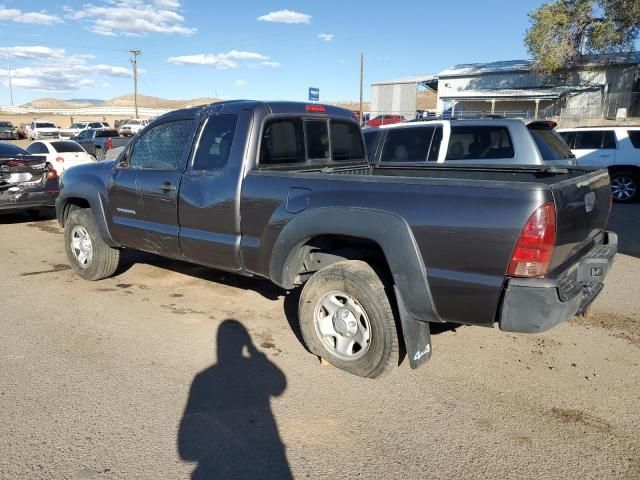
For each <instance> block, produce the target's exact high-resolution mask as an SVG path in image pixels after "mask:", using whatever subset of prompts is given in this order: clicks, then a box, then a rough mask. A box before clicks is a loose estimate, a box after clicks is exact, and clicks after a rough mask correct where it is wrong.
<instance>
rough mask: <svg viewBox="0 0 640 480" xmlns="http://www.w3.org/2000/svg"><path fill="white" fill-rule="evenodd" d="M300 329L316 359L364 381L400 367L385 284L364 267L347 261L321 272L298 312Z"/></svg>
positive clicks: (304, 292) (308, 286) (302, 298)
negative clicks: (320, 358) (365, 378)
mask: <svg viewBox="0 0 640 480" xmlns="http://www.w3.org/2000/svg"><path fill="white" fill-rule="evenodd" d="M298 314H299V318H300V329H301V330H302V336H303V337H304V341H305V343H306V345H307V347H308V348H309V350H310V351H311V352H312V353H315V354H316V355H318V356H320V357H322V358H324V359H326V360H327V361H328V362H329V363H331V364H332V365H334V366H336V367H338V368H340V369H342V370H345V371H346V372H349V373H351V374H353V375H358V376H360V377H369V378H374V377H378V376H380V375H382V374H384V373H387V372H388V371H390V370H391V369H392V368H393V367H394V366H396V365H397V364H398V360H399V353H398V331H397V328H396V322H395V319H394V315H393V310H392V308H391V305H390V303H389V298H388V296H387V292H386V290H385V287H384V284H383V283H382V280H380V277H379V276H378V275H377V274H376V272H375V271H374V270H373V269H372V268H371V266H369V265H368V264H367V263H365V262H361V261H356V260H348V261H343V262H338V263H334V264H333V265H329V266H328V267H325V268H323V269H321V270H319V271H317V272H316V273H315V274H314V275H313V276H312V277H311V278H310V279H309V281H308V282H307V283H306V285H305V286H304V288H303V290H302V294H301V295H300V303H299V306H298Z"/></svg>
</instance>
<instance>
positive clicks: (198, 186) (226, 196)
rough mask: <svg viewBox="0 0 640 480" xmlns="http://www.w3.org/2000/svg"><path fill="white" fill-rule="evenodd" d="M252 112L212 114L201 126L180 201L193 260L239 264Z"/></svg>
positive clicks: (232, 267) (186, 247)
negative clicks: (242, 195)
mask: <svg viewBox="0 0 640 480" xmlns="http://www.w3.org/2000/svg"><path fill="white" fill-rule="evenodd" d="M251 118H252V116H251V113H250V112H248V111H241V112H238V113H219V114H213V115H210V116H209V117H208V118H207V119H205V121H204V123H203V125H202V126H201V129H200V133H199V135H198V140H197V143H196V144H197V149H196V151H195V152H194V154H193V156H192V159H191V162H190V165H188V167H187V170H186V171H185V174H184V176H183V178H182V186H181V187H180V200H179V207H178V208H179V217H180V247H181V250H182V252H183V254H184V257H185V258H186V259H187V260H189V261H192V262H194V263H199V264H201V265H209V266H211V267H216V268H220V269H224V270H229V271H238V270H240V269H241V260H240V236H241V230H240V190H241V185H242V165H243V157H244V154H245V151H244V150H245V148H244V147H245V142H244V141H243V139H242V138H243V135H236V131H238V132H247V131H248V130H249V128H250V123H251Z"/></svg>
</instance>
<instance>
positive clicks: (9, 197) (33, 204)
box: [0, 180, 59, 213]
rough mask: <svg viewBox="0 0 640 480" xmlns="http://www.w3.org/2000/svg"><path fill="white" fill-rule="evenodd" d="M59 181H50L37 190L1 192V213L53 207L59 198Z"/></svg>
mask: <svg viewBox="0 0 640 480" xmlns="http://www.w3.org/2000/svg"><path fill="white" fill-rule="evenodd" d="M58 188H59V187H58V180H50V181H48V182H47V183H46V186H45V187H44V188H42V187H40V188H38V189H37V190H26V189H25V190H21V189H17V190H0V212H2V213H7V212H10V211H14V210H23V209H29V208H42V207H53V206H54V205H55V201H56V198H57V197H58V193H59V191H58Z"/></svg>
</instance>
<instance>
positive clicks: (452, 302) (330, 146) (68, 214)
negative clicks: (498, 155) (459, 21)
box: [56, 101, 617, 377]
mask: <svg viewBox="0 0 640 480" xmlns="http://www.w3.org/2000/svg"><path fill="white" fill-rule="evenodd" d="M610 193H611V192H610V184H609V176H608V174H607V171H606V170H594V169H588V168H579V167H574V166H567V167H566V168H559V167H557V166H549V165H502V166H499V167H496V166H492V167H487V166H483V165H469V164H461V165H458V164H446V163H445V164H436V165H427V164H426V162H425V165H393V164H377V165H370V164H369V163H368V161H367V155H366V151H365V146H364V141H363V136H362V132H361V130H360V128H359V125H358V122H357V120H356V119H355V118H354V116H353V114H352V113H351V112H350V111H348V110H344V109H341V108H338V107H333V106H329V105H322V104H304V103H294V102H259V101H227V102H220V103H215V104H211V105H208V106H202V107H196V108H188V109H183V110H177V111H173V112H170V113H168V114H166V115H163V116H162V117H159V118H157V119H156V120H154V121H153V122H152V123H150V124H149V125H148V126H147V127H145V129H144V130H142V131H141V132H139V133H138V135H136V136H135V137H134V139H133V140H132V141H131V143H130V144H129V145H127V146H126V147H125V148H124V149H123V151H122V153H121V154H120V155H119V157H118V158H117V159H116V160H113V161H104V162H96V163H92V164H87V165H80V166H77V167H74V168H72V169H70V170H69V171H68V172H67V173H66V174H65V175H64V177H63V178H62V180H61V185H60V195H59V197H58V199H57V201H56V211H57V217H58V220H59V222H60V224H61V225H62V226H63V227H64V230H65V235H64V242H65V248H66V252H67V256H68V258H69V261H70V263H71V266H72V267H73V269H74V270H75V272H76V273H77V274H78V275H79V276H80V277H82V278H84V279H86V280H100V279H103V278H107V277H109V276H111V275H113V274H114V273H115V272H116V269H117V267H118V263H119V257H120V252H121V250H122V249H123V248H129V249H138V250H143V251H147V252H152V253H154V254H158V255H161V256H164V257H169V258H173V259H179V260H184V261H187V262H191V263H194V264H199V265H203V266H207V267H211V268H216V269H221V270H225V271H229V272H234V273H237V274H241V275H248V276H255V277H261V278H265V279H268V280H270V281H272V282H273V283H275V284H276V285H278V286H280V287H282V288H283V289H294V288H296V287H299V286H301V287H302V291H301V294H300V301H299V309H298V317H299V322H300V327H301V331H302V335H303V338H304V341H305V343H306V346H307V347H308V349H309V350H310V351H311V352H312V353H314V354H316V355H318V356H320V357H322V358H325V359H326V360H328V361H329V362H330V363H332V364H333V365H335V366H337V367H339V368H341V369H344V370H346V371H347V372H350V373H352V374H355V375H359V376H363V377H376V376H379V375H380V374H382V373H384V372H386V371H388V370H390V369H391V368H392V367H394V366H395V365H397V364H398V362H399V361H400V359H401V352H407V354H408V357H409V362H410V365H411V367H412V368H416V367H418V366H420V365H421V364H423V363H424V362H426V361H427V360H428V359H429V358H430V356H431V353H432V351H433V348H432V344H431V337H430V329H429V325H430V324H431V323H442V322H453V323H459V324H468V325H480V326H485V327H492V326H494V325H496V324H497V325H498V327H499V328H500V329H502V330H506V331H510V332H541V331H544V330H547V329H549V328H551V327H553V326H554V325H557V324H558V323H560V322H562V321H564V320H567V319H568V318H570V317H571V316H573V315H575V314H579V313H581V312H583V311H584V310H585V309H586V308H587V307H588V306H589V305H590V304H591V302H592V301H593V300H594V299H595V298H596V296H597V295H598V294H599V293H600V291H601V290H602V288H603V282H604V278H605V276H606V274H607V272H608V270H609V267H610V265H611V263H612V261H613V257H614V255H615V253H616V251H617V237H616V235H615V234H614V233H612V232H609V231H607V230H606V225H607V219H608V217H609V209H610V205H611V203H610V202H611V194H610Z"/></svg>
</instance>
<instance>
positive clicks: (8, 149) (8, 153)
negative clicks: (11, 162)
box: [0, 143, 30, 157]
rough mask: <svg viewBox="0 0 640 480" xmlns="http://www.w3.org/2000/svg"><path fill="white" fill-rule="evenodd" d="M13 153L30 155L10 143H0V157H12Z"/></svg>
mask: <svg viewBox="0 0 640 480" xmlns="http://www.w3.org/2000/svg"><path fill="white" fill-rule="evenodd" d="M15 155H30V153H29V152H27V151H26V150H23V149H21V148H20V147H16V146H15V145H13V144H11V143H0V157H13V156H15Z"/></svg>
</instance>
